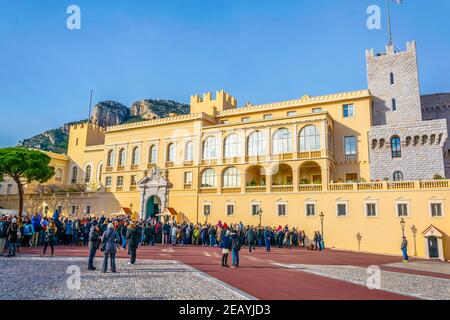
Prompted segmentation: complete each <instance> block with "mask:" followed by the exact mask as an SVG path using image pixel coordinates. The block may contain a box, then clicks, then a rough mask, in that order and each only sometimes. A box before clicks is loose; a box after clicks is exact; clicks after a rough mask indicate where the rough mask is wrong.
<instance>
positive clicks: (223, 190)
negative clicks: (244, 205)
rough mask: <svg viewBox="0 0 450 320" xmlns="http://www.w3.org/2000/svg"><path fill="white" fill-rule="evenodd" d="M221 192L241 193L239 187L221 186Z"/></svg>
mask: <svg viewBox="0 0 450 320" xmlns="http://www.w3.org/2000/svg"><path fill="white" fill-rule="evenodd" d="M222 193H227V194H228V193H241V188H222Z"/></svg>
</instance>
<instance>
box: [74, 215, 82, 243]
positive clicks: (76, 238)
mask: <svg viewBox="0 0 450 320" xmlns="http://www.w3.org/2000/svg"><path fill="white" fill-rule="evenodd" d="M80 229H81V226H80V220H79V219H78V218H76V219H75V220H74V222H73V223H72V232H73V238H72V239H73V245H74V246H78V242H79V240H80Z"/></svg>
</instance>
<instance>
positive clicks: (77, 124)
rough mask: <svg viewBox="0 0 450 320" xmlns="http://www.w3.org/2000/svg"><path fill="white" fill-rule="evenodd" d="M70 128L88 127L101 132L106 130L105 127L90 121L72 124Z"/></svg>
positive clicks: (72, 129)
mask: <svg viewBox="0 0 450 320" xmlns="http://www.w3.org/2000/svg"><path fill="white" fill-rule="evenodd" d="M69 128H70V130H71V131H77V130H86V129H89V130H92V131H98V132H101V133H104V132H105V131H106V130H105V128H103V127H101V126H99V125H97V124H95V123H92V122H88V121H85V122H81V123H75V124H71V125H70V127H69Z"/></svg>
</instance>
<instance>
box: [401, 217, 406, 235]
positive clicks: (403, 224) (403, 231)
mask: <svg viewBox="0 0 450 320" xmlns="http://www.w3.org/2000/svg"><path fill="white" fill-rule="evenodd" d="M400 225H401V226H402V235H403V237H405V225H406V221H405V219H403V218H402V220H400Z"/></svg>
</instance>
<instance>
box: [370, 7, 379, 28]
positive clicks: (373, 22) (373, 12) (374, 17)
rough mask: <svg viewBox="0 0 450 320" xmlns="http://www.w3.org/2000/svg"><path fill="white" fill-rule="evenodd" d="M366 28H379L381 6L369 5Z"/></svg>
mask: <svg viewBox="0 0 450 320" xmlns="http://www.w3.org/2000/svg"><path fill="white" fill-rule="evenodd" d="M367 14H368V15H369V17H368V18H367V28H368V29H369V30H380V29H381V8H380V7H379V6H377V5H371V6H369V7H368V8H367Z"/></svg>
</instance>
